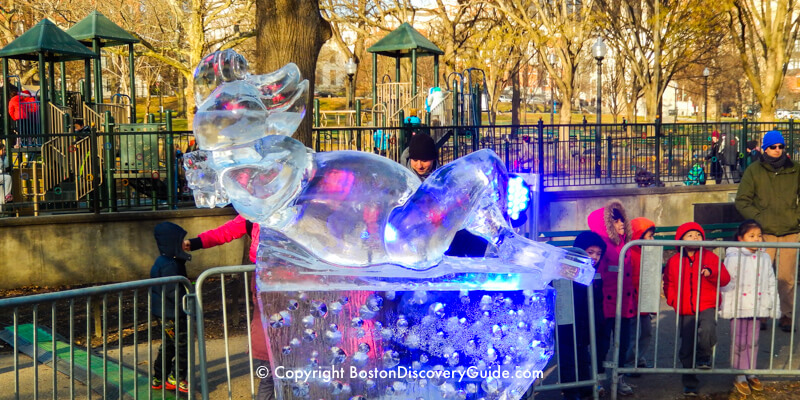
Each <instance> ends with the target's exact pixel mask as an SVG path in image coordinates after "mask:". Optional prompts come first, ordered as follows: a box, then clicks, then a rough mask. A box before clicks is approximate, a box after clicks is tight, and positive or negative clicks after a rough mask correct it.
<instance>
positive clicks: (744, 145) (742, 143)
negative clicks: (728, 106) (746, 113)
mask: <svg viewBox="0 0 800 400" xmlns="http://www.w3.org/2000/svg"><path fill="white" fill-rule="evenodd" d="M740 136H741V137H740V139H739V144H740V146H739V148H740V149H745V150H747V141H748V138H747V117H744V118H742V133H741V134H740ZM748 156H749V154H744V152H743V154H742V156H739V164H741V166H742V172H743V173H744V170H745V169H746V168H747V157H748Z"/></svg>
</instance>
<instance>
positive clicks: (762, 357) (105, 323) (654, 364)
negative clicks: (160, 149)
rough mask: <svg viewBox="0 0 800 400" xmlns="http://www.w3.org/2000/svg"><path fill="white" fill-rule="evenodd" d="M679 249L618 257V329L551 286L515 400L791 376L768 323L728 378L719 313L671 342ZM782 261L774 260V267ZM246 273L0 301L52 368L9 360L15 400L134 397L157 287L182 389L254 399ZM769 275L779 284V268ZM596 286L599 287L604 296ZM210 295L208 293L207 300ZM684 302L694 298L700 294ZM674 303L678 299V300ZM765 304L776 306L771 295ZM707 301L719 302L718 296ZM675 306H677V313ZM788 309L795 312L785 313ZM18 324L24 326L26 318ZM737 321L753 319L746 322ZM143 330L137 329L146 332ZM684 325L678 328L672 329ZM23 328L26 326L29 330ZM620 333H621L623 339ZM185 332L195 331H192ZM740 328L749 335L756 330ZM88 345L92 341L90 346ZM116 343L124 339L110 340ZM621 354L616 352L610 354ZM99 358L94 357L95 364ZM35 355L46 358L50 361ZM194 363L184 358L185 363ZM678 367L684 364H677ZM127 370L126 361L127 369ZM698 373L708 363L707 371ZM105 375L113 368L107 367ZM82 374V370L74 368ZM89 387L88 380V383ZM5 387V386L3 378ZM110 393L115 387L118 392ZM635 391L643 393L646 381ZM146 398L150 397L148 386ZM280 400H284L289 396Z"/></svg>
mask: <svg viewBox="0 0 800 400" xmlns="http://www.w3.org/2000/svg"><path fill="white" fill-rule="evenodd" d="M687 244H688V243H687V242H686V241H672V240H658V241H641V240H639V241H634V242H630V243H628V244H626V246H625V247H624V248H623V250H622V252H621V255H620V258H619V262H620V264H621V265H625V267H624V268H626V270H624V272H626V274H617V282H616V286H617V287H616V293H618V294H619V295H618V296H617V299H619V300H618V301H617V302H616V303H615V304H614V306H615V307H616V316H617V317H616V318H611V319H608V318H605V317H604V315H603V311H602V310H603V302H606V301H607V300H605V298H606V297H607V296H606V295H607V293H604V290H609V289H608V287H607V286H608V285H603V284H602V282H601V281H598V280H596V281H595V283H594V284H593V285H591V286H589V287H583V286H580V285H576V284H573V283H572V282H569V281H562V280H558V281H554V284H553V286H554V287H555V288H556V289H557V298H556V324H557V326H556V330H555V332H554V334H555V340H556V343H555V349H556V351H555V354H554V355H553V357H552V358H551V361H550V365H549V366H548V368H547V369H546V371H545V374H544V377H543V378H542V379H539V380H537V382H536V385H535V386H534V387H532V388H531V390H529V392H528V394H527V396H526V397H525V398H528V399H529V398H532V396H533V393H534V392H556V391H577V392H579V393H582V394H583V395H591V396H593V397H594V398H597V396H598V395H599V394H600V391H599V387H600V386H604V387H605V389H606V391H607V392H608V394H609V395H610V397H611V398H612V399H613V398H617V390H618V385H620V381H621V380H622V379H627V380H628V382H630V379H628V378H622V377H623V376H624V375H625V374H642V375H645V378H643V379H648V378H647V376H649V375H652V374H690V375H695V374H696V375H700V376H707V375H708V374H720V375H738V374H748V375H749V374H758V375H759V376H760V375H763V376H783V377H800V361H799V360H798V359H799V358H800V355H797V354H795V352H796V351H798V345H800V343H796V340H797V336H796V335H795V332H794V331H790V332H783V331H780V330H779V329H778V322H777V320H775V319H772V320H770V321H769V322H768V324H767V325H768V329H767V331H766V332H768V334H762V335H761V338H760V339H759V343H760V347H761V349H769V351H768V352H766V351H757V350H754V349H752V348H751V349H750V350H749V351H750V352H751V353H750V355H751V357H752V358H753V359H755V360H756V364H755V366H754V367H752V368H736V367H734V366H733V365H732V357H733V350H731V346H732V344H733V343H737V339H736V338H737V335H740V334H741V332H740V331H738V330H736V329H735V325H734V329H731V328H730V327H729V325H730V324H729V323H728V322H727V321H725V319H724V318H722V317H721V316H720V315H719V314H718V313H717V311H718V310H719V308H718V307H717V309H716V310H714V311H713V316H711V317H708V318H706V319H705V322H713V325H712V326H713V331H714V332H715V335H714V336H715V337H716V339H715V342H716V345H713V344H712V345H711V347H710V348H711V351H710V353H709V358H708V359H705V360H703V359H702V357H703V355H702V352H701V351H700V350H699V349H698V347H699V345H692V344H690V345H688V346H686V345H685V344H683V345H682V341H684V340H685V339H686V338H687V337H691V338H694V337H695V334H692V335H690V336H687V335H686V334H685V333H682V332H681V331H682V329H681V327H682V326H684V325H685V326H686V327H688V328H690V329H693V332H696V331H697V329H698V326H699V323H698V322H696V321H698V319H699V316H700V311H693V312H692V315H682V316H679V315H677V313H676V311H675V310H674V309H673V307H672V306H670V305H669V304H667V300H666V299H664V298H662V297H661V293H662V287H663V280H662V269H663V265H664V261H665V260H667V259H668V258H669V257H678V259H679V260H681V261H679V262H678V271H687V270H690V269H686V268H684V265H683V264H682V263H683V257H682V256H684V255H686V251H687V249H686V248H685V246H686V245H687ZM693 244H694V245H695V246H698V247H699V249H698V251H699V252H700V253H699V254H703V256H701V257H706V259H710V257H711V256H709V255H708V253H703V251H702V250H703V249H707V250H710V251H712V252H713V253H715V255H716V256H717V257H718V259H715V260H714V261H713V264H712V265H711V266H712V267H716V268H717V270H720V269H721V268H722V265H723V260H724V254H725V251H726V250H727V249H729V248H740V247H742V246H743V243H742V242H725V241H703V242H693ZM637 246H642V248H643V250H642V257H641V260H642V262H641V281H640V283H639V287H638V293H640V295H639V297H638V303H637V305H636V312H635V314H636V316H635V317H633V318H621V315H622V310H621V307H622V300H621V299H622V298H623V297H624V291H625V290H629V288H626V287H624V285H623V280H624V279H626V278H625V277H626V276H627V272H629V271H628V270H627V268H630V264H629V262H628V264H627V265H626V261H625V260H627V259H628V256H629V253H630V252H631V251H632V250H633V249H635V248H636V247H637ZM681 246H684V248H681ZM758 246H759V247H762V248H769V249H783V250H776V252H777V254H778V255H777V257H776V260H775V261H776V262H777V264H778V265H780V264H781V262H780V259H781V254H783V253H782V252H784V251H788V249H794V250H797V249H798V248H800V243H759V244H758ZM676 248H677V250H676ZM786 256H787V255H784V257H786ZM738 257H742V256H738ZM789 257H790V259H791V260H792V264H793V265H794V274H793V276H792V278H793V279H794V282H796V281H797V278H798V275H797V256H796V255H794V256H791V255H789ZM695 260H698V261H699V262H701V263H702V258H699V259H698V258H695ZM725 266H726V267H727V268H728V270H729V272H730V273H731V274H732V275H735V276H739V277H741V276H743V272H742V269H741V267H738V266H737V265H735V263H733V262H728V263H727V264H725ZM779 268H780V267H779ZM254 271H255V266H252V265H245V266H236V267H221V268H214V269H210V270H207V271H205V272H204V273H203V274H201V275H200V277H198V279H197V282H196V286H195V288H196V290H194V291H192V290H191V287H190V286H188V282H187V281H186V280H185V279H175V278H173V279H168V278H162V279H160V280H146V281H138V282H129V283H124V284H117V285H108V286H101V287H94V288H86V289H77V290H72V291H65V292H57V293H50V294H45V295H34V296H26V297H20V298H11V299H2V300H0V313H1V315H3V316H4V318H5V319H6V320H5V321H4V325H6V326H7V328H6V329H5V331H4V333H2V334H0V338H2V339H3V340H6V341H8V342H9V343H10V344H13V346H14V349H15V350H17V349H19V350H23V351H24V349H25V344H27V343H26V342H25V338H26V337H29V338H31V339H27V340H29V341H30V342H31V343H32V348H39V353H38V356H37V357H38V358H37V360H38V362H40V363H47V362H51V361H50V360H52V364H50V365H51V368H52V376H42V375H41V374H40V373H39V372H38V368H39V367H38V366H37V365H38V364H37V362H30V363H29V362H22V361H20V360H19V356H18V355H17V354H16V351H15V354H14V355H13V358H14V361H13V371H14V378H13V379H14V388H15V393H16V394H17V395H18V396H20V395H21V394H22V395H24V394H25V393H28V392H33V393H34V396H36V395H38V393H39V392H40V386H41V388H42V390H41V391H46V390H50V388H56V389H54V392H53V397H54V398H62V397H67V394H69V396H70V398H74V397H75V394H76V390H75V381H76V380H77V381H81V382H83V384H84V385H85V390H86V392H87V393H86V398H93V397H96V396H97V394H99V393H102V394H103V398H112V397H118V396H119V397H125V396H128V397H133V398H137V395H136V394H135V393H140V392H141V391H140V389H139V388H140V387H141V386H142V385H145V384H144V383H142V382H143V381H142V380H143V379H144V380H147V379H148V377H149V372H150V371H149V369H150V368H152V364H153V360H152V358H147V357H145V356H142V355H138V356H137V354H139V350H141V351H144V349H145V348H146V349H147V350H146V352H147V354H152V353H153V349H152V346H151V345H150V343H151V341H152V339H156V340H158V335H157V334H156V335H151V334H149V333H148V335H147V343H143V342H142V341H141V340H140V339H143V337H144V336H145V335H144V334H143V333H138V334H137V332H141V331H142V330H143V329H147V330H148V332H149V330H150V329H151V328H153V327H154V326H155V325H154V324H153V319H152V318H151V317H149V315H150V314H151V310H150V309H149V306H148V308H147V309H146V310H145V307H144V305H142V304H141V303H142V301H144V300H145V299H147V300H146V301H147V304H148V305H149V304H150V300H149V298H148V295H146V294H144V293H143V292H140V291H144V290H146V289H147V288H151V287H154V286H156V285H161V286H164V285H167V284H170V283H176V282H177V283H181V284H183V285H187V289H188V292H189V294H188V295H187V296H186V299H185V301H184V310H186V311H187V313H188V314H189V317H190V318H192V319H194V320H195V321H196V323H197V330H196V332H197V336H198V340H199V342H198V347H197V350H198V352H197V355H198V359H197V363H196V364H191V365H192V366H193V367H192V368H194V366H196V368H194V369H192V370H191V371H196V372H197V375H196V376H195V375H193V374H190V379H191V380H192V381H191V382H193V384H191V385H190V386H191V387H192V389H191V390H199V393H200V394H201V395H202V396H203V398H204V399H207V398H229V399H232V398H255V396H256V393H257V392H258V389H257V383H256V382H258V381H257V380H256V379H257V378H262V377H265V376H264V374H263V371H264V369H263V368H264V367H265V365H264V364H262V363H261V362H260V361H259V360H257V359H255V358H254V357H253V347H254V345H253V343H254V341H255V340H259V339H257V338H256V337H255V336H254V335H253V332H255V331H254V330H251V328H250V327H249V325H250V323H251V321H254V320H255V321H256V325H258V326H256V327H255V329H259V328H260V320H259V318H257V317H259V315H256V313H258V312H259V311H258V306H257V302H255V301H254V298H255V297H254V284H253V281H252V279H253V277H254ZM776 275H777V276H782V275H784V274H782V273H781V271H780V269H779V270H778V272H777V273H776ZM717 276H718V275H717ZM792 278H790V279H789V280H791V279H792ZM676 279H677V281H678V282H681V281H686V282H687V284H688V282H694V283H695V284H694V286H692V287H693V288H698V289H695V290H700V289H699V288H700V286H699V285H697V284H696V282H697V281H696V280H697V279H700V278H699V275H696V274H693V275H690V276H687V275H681V273H679V275H678V276H677V278H676ZM710 279H714V287H715V289H717V290H718V291H725V290H729V289H726V288H725V287H724V286H725V285H723V284H722V282H721V281H720V280H719V279H718V278H716V276H712V277H711V278H710ZM773 279H774V278H773ZM737 282H739V281H737V280H736V279H735V278H734V279H733V280H731V282H730V283H729V284H728V285H731V286H732V287H733V288H735V287H737V285H738V284H739V283H737ZM603 286H606V288H605V289H604V288H603ZM210 287H211V288H213V289H209V288H210ZM703 290H705V289H703ZM730 290H734V293H735V290H736V289H730ZM579 291H584V295H578V293H579ZM693 294H695V296H697V295H698V294H699V293H693ZM796 294H797V289H796V286H794V288H793V289H792V290H791V295H792V296H793V298H796ZM298 295H299V294H298ZM678 297H679V298H680V295H679V296H678ZM772 300H773V301H774V302H775V304H777V300H778V299H777V295H776V298H775V299H772ZM161 301H162V302H163V301H164V300H163V299H162V300H161ZM715 301H719V297H717V299H716V300H715ZM130 302H133V303H134V305H135V306H134V307H133V312H132V313H127V314H126V313H123V312H122V310H123V308H124V307H123V304H128V303H130ZM81 303H85V307H83V309H82V310H78V309H77V308H76V305H79V304H81ZM67 306H68V307H67ZM676 306H677V307H680V302H679V303H678V304H677V305H676ZM115 307H116V310H115ZM128 309H130V307H128ZM796 309H797V307H796V305H795V307H794V310H796ZM100 310H102V311H100ZM142 313H145V314H142ZM642 313H646V314H642ZM131 314H132V315H131ZM584 314H585V315H584ZM28 315H30V316H29V317H28ZM142 315H148V317H140V316H142ZM743 317H745V318H747V319H750V320H754V319H753V318H752V317H751V316H748V315H744V316H743ZM685 318H693V319H692V320H690V321H688V322H685V321H683V319H685ZM57 320H65V321H67V323H68V324H69V325H68V326H69V327H68V328H67V329H63V330H58V331H56V329H55V327H57V326H63V324H64V322H62V323H61V325H60V324H59V322H58V321H57ZM145 320H146V321H147V322H146V324H144V321H145ZM212 321H213V322H214V323H213V324H212V323H211V322H212ZM737 321H738V320H737ZM48 322H49V324H50V325H52V327H53V330H52V333H51V332H48V331H46V330H45V331H43V330H42V325H45V324H47V323H48ZM220 322H221V324H220ZM682 322H685V323H684V324H682ZM705 322H704V323H705ZM791 323H792V326H797V321H796V316H793V317H792V320H791ZM28 324H30V325H32V329H31V327H29V326H28ZM625 324H628V326H627V328H626V327H625ZM143 326H144V328H143ZM188 326H189V327H190V329H193V328H191V327H192V325H191V324H189V325H188ZM749 326H750V327H757V324H755V325H754V324H751V325H749ZM646 327H648V328H650V331H651V332H652V335H651V337H650V338H649V339H645V338H644V337H646V336H647V335H644V334H643V332H644V329H645V328H646ZM707 328H708V327H707V326H705V327H704V329H707ZM626 329H627V332H629V333H628V334H629V335H630V336H627V339H626V335H627V334H626V333H623V332H626ZM212 331H213V332H212ZM27 332H30V333H29V334H28V333H27ZM42 332H45V333H42ZM706 332H707V330H706ZM67 334H68V335H69V339H66V338H63V339H59V340H49V338H60V336H59V335H67ZM26 335H27V336H26ZM93 335H94V336H98V337H99V338H98V339H96V340H95V341H91V337H92V336H93ZM190 335H191V330H190ZM642 336H644V337H642ZM120 337H122V340H120V339H119V338H120ZM212 338H213V339H212ZM642 340H645V342H643V341H642ZM698 342H699V341H698ZM86 343H90V344H88V345H87V344H86ZM690 343H691V342H690ZM681 346H684V348H688V349H689V352H688V353H685V351H684V354H681V350H680V348H681ZM190 347H191V348H192V349H193V348H194V347H193V346H190ZM621 348H622V349H623V350H622V351H620V349H621ZM87 349H88V350H87ZM101 349H102V355H101V354H100V353H99V352H100V351H101ZM136 349H139V350H136ZM81 350H82V351H84V352H86V353H91V354H95V353H97V354H96V356H97V357H100V358H91V357H89V358H86V359H83V358H80V357H79V356H78V355H75V354H77V353H80V352H81ZM190 351H192V350H190ZM45 353H49V354H52V356H49V355H48V354H45ZM31 354H33V353H31ZM67 354H68V355H67ZM687 354H689V356H688V357H689V360H690V361H689V362H688V364H686V363H687V361H686V357H687ZM9 356H10V355H9ZM9 356H6V358H7V357H9ZM115 357H117V358H115ZM137 357H138V358H137ZM148 357H151V356H148ZM621 357H624V358H621ZM2 359H3V357H1V356H0V362H2ZM145 359H147V362H146V363H142V364H143V365H147V368H148V370H147V371H145V370H143V369H142V368H141V367H138V368H137V366H138V365H139V364H140V362H139V361H143V360H145ZM192 359H193V358H190V360H192ZM681 359H683V361H682V362H681ZM126 360H133V361H132V363H133V364H130V362H128V361H126ZM6 362H7V361H6ZM703 362H707V363H708V364H707V366H706V365H704V364H703ZM107 364H108V365H113V366H117V365H118V366H120V367H119V368H117V367H113V368H112V367H106V365H107ZM84 365H86V368H83V366H84ZM91 365H95V368H94V369H93V368H92V367H91ZM98 368H99V369H98ZM125 368H128V369H125ZM77 369H83V370H86V371H96V372H95V373H94V375H93V374H92V373H89V374H88V375H87V374H84V375H82V374H81V372H79V371H77ZM603 369H605V371H603ZM131 371H133V372H131ZM260 372H261V373H260ZM131 373H133V374H136V376H137V377H138V381H140V382H139V383H138V384H137V383H136V382H137V381H136V380H134V379H129V378H130V374H131ZM59 374H63V375H66V380H67V381H69V383H68V385H69V386H68V387H67V383H66V382H65V378H64V377H63V375H59ZM93 378H94V381H92V379H93ZM2 379H3V377H2V375H0V382H2ZM5 379H7V380H9V381H10V378H9V377H8V376H6V378H5ZM26 379H27V380H26ZM267 379H270V378H267ZM58 382H62V384H61V385H60V386H59V384H58ZM93 382H94V383H93ZM99 382H102V383H99ZM118 382H123V383H122V384H117V383H118ZM191 382H190V383H191ZM643 382H645V383H647V381H643ZM31 383H33V384H31ZM137 385H138V386H137ZM640 387H642V388H644V387H645V386H644V385H640ZM145 389H147V390H149V388H146V387H145ZM81 390H84V389H83V388H82V389H81ZM648 390H649V391H656V390H660V391H662V392H663V391H669V388H651V389H648ZM673 391H674V394H675V395H677V394H678V393H679V392H680V387H674V388H673ZM93 393H97V394H93ZM659 393H660V392H659ZM662 394H663V393H662ZM664 395H665V396H666V395H670V394H664ZM289 397H290V398H291V395H290V396H289Z"/></svg>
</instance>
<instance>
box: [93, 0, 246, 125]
mask: <svg viewBox="0 0 800 400" xmlns="http://www.w3.org/2000/svg"><path fill="white" fill-rule="evenodd" d="M253 1H254V0H142V1H141V2H140V3H136V4H131V6H132V8H126V7H119V5H117V7H109V8H110V9H109V10H108V11H107V12H108V13H107V14H106V15H107V16H108V17H109V18H111V19H112V20H113V21H114V22H116V23H118V24H119V25H120V26H121V27H123V28H125V29H127V30H128V31H129V32H131V33H132V34H133V35H134V36H137V37H138V38H139V39H140V40H141V45H142V47H139V46H137V48H138V49H140V50H137V55H142V56H146V57H150V58H151V59H153V60H157V61H158V62H160V63H162V64H165V65H168V66H169V67H171V68H173V69H174V70H175V71H176V72H178V73H179V74H180V75H181V76H183V79H184V82H192V75H193V73H194V68H195V67H196V66H197V64H199V63H200V60H201V59H202V57H203V56H205V55H206V54H208V53H211V52H213V51H216V50H224V49H228V48H232V47H235V46H237V45H239V44H241V43H242V42H244V41H245V40H247V39H248V38H251V37H253V36H255V30H254V24H253V21H252V16H251V14H252V12H253ZM127 3H129V2H126V4H127ZM108 6H110V4H109V5H108ZM133 9H136V10H137V11H134V10H133ZM171 84H172V85H173V87H178V88H182V89H183V96H184V97H185V99H186V106H185V108H186V109H187V110H191V109H193V108H194V87H193V85H191V84H181V82H180V81H178V80H176V81H175V82H171ZM187 119H188V120H189V124H190V126H191V122H192V119H193V114H192V113H191V112H188V113H187Z"/></svg>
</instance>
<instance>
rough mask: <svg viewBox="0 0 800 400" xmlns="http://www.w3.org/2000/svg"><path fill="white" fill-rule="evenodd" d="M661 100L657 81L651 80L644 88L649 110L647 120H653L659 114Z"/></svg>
mask: <svg viewBox="0 0 800 400" xmlns="http://www.w3.org/2000/svg"><path fill="white" fill-rule="evenodd" d="M659 100H660V96H659V90H658V86H657V83H656V82H651V83H650V84H648V85H647V86H645V88H644V104H645V109H646V112H647V122H653V121H655V120H656V117H657V116H658V103H659Z"/></svg>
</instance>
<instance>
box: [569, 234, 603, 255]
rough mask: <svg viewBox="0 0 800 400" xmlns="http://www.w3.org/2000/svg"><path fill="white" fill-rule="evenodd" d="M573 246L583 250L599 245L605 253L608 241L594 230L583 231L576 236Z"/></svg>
mask: <svg viewBox="0 0 800 400" xmlns="http://www.w3.org/2000/svg"><path fill="white" fill-rule="evenodd" d="M572 246H574V247H577V248H579V249H581V250H586V249H588V248H589V247H592V246H597V247H599V248H600V250H602V251H603V253H604V254H605V252H606V242H604V241H603V238H601V237H600V235H598V234H596V233H594V232H592V231H586V232H581V233H580V234H578V236H576V237H575V242H573V243H572Z"/></svg>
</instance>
